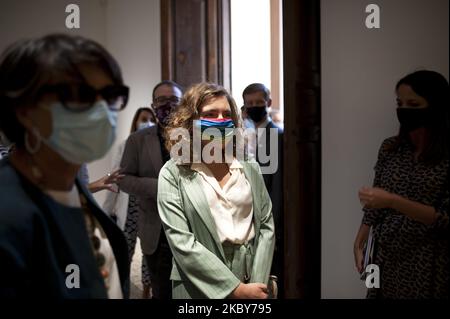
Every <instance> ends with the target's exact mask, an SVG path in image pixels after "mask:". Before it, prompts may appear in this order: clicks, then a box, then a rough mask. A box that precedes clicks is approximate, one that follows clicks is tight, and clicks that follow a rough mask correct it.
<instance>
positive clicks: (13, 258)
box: [0, 159, 129, 299]
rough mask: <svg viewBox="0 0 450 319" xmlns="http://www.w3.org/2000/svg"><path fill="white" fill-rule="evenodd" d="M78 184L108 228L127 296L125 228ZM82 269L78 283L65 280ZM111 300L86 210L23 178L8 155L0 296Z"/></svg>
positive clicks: (1, 175) (2, 164)
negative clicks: (60, 200)
mask: <svg viewBox="0 0 450 319" xmlns="http://www.w3.org/2000/svg"><path fill="white" fill-rule="evenodd" d="M77 187H78V190H79V191H80V193H82V194H83V195H84V196H85V197H86V199H87V201H88V206H89V208H90V210H91V212H92V214H93V215H94V217H95V218H96V219H97V220H98V222H99V223H100V225H101V226H102V228H103V230H104V231H105V233H106V235H107V237H108V239H109V241H110V244H111V247H112V249H113V252H114V256H115V258H116V262H117V267H118V270H119V276H120V280H121V284H122V292H123V295H124V297H125V298H126V297H128V291H129V265H128V250H127V244H126V241H125V238H124V236H123V234H122V232H121V230H120V229H119V228H118V227H117V226H116V225H115V223H114V222H113V221H112V220H111V219H110V217H108V216H107V215H106V214H105V213H104V212H103V211H102V210H101V209H100V208H99V207H98V206H97V204H96V202H95V200H94V199H93V197H92V195H91V194H90V192H89V191H88V190H87V189H86V188H85V186H83V185H81V183H79V182H78V181H77ZM69 265H77V266H78V267H79V275H80V287H79V288H72V289H69V288H67V286H66V279H67V278H68V276H69V275H71V274H73V271H67V272H66V269H67V266H69ZM1 297H9V298H19V297H22V298H31V297H32V298H56V299H59V298H62V299H66V298H69V299H71V298H83V299H87V298H107V292H106V289H105V285H104V282H103V279H102V277H101V275H100V272H99V269H98V267H97V264H96V260H95V258H94V254H93V251H92V248H91V242H90V240H89V237H88V233H87V230H86V224H85V219H84V215H83V212H82V210H81V209H80V208H70V207H66V206H63V205H61V204H59V203H57V202H55V201H54V200H53V199H52V198H50V197H49V196H47V195H46V194H44V193H43V192H42V191H40V190H39V189H38V188H37V187H35V186H34V185H33V184H31V183H30V182H29V181H28V180H26V179H25V178H24V177H22V176H21V175H20V174H19V173H18V172H17V171H16V170H15V169H14V168H13V167H12V166H11V164H10V163H9V161H8V160H7V159H4V160H2V161H0V298H1Z"/></svg>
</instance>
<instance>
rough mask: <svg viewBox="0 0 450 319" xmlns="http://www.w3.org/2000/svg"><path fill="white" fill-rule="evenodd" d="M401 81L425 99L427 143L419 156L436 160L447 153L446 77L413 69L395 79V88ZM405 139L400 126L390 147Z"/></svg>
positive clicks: (449, 124)
mask: <svg viewBox="0 0 450 319" xmlns="http://www.w3.org/2000/svg"><path fill="white" fill-rule="evenodd" d="M401 85H408V86H409V87H411V89H412V90H413V91H414V92H415V93H416V94H417V95H419V96H421V97H423V98H424V99H425V100H426V101H427V102H428V107H429V108H430V120H431V122H430V124H429V125H428V126H427V130H428V131H429V133H430V138H429V141H428V145H427V146H426V148H425V150H424V152H423V153H422V154H421V155H420V158H421V160H423V161H424V162H429V163H436V162H439V161H440V160H443V159H446V158H448V157H449V149H448V147H449V142H450V120H449V96H448V81H447V80H446V78H445V77H444V76H443V75H441V74H439V73H437V72H434V71H427V70H422V71H417V72H414V73H411V74H409V75H407V76H405V77H404V78H402V79H401V80H400V81H398V83H397V85H396V86H395V89H396V90H398V89H399V87H400V86H401ZM408 140H409V135H408V133H407V132H406V131H405V130H404V129H403V128H402V127H401V126H400V131H399V134H398V136H397V141H396V143H394V144H393V145H392V147H391V150H396V149H398V147H399V146H400V144H401V143H402V142H404V141H408Z"/></svg>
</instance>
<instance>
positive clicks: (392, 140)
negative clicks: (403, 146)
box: [380, 136, 398, 150]
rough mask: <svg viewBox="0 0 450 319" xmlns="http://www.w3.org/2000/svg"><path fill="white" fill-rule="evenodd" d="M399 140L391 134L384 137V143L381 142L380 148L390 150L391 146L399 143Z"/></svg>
mask: <svg viewBox="0 0 450 319" xmlns="http://www.w3.org/2000/svg"><path fill="white" fill-rule="evenodd" d="M397 140H398V137H397V136H391V137H388V138H386V139H384V141H383V143H381V147H380V150H389V148H390V147H392V146H394V144H395V143H397Z"/></svg>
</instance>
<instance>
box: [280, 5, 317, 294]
mask: <svg viewBox="0 0 450 319" xmlns="http://www.w3.org/2000/svg"><path fill="white" fill-rule="evenodd" d="M283 40H284V41H283V43H284V51H283V52H284V114H285V134H284V139H285V140H284V190H285V192H284V202H285V203H286V204H285V209H284V212H285V223H284V227H285V238H284V241H285V243H284V244H285V248H284V252H285V255H284V265H285V267H284V271H285V274H286V275H285V281H284V287H285V297H286V298H320V296H321V64H320V0H283Z"/></svg>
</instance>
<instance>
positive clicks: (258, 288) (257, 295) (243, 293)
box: [230, 283, 269, 299]
mask: <svg viewBox="0 0 450 319" xmlns="http://www.w3.org/2000/svg"><path fill="white" fill-rule="evenodd" d="M268 296H269V295H268V292H267V286H266V285H264V284H261V283H251V284H243V283H240V284H239V286H237V288H236V289H235V290H234V291H233V292H232V293H231V294H230V298H233V299H267V298H268Z"/></svg>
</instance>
